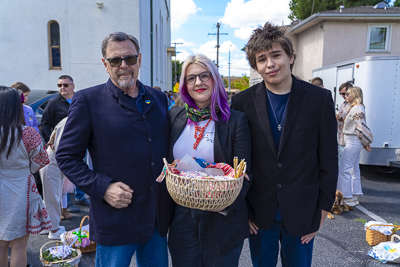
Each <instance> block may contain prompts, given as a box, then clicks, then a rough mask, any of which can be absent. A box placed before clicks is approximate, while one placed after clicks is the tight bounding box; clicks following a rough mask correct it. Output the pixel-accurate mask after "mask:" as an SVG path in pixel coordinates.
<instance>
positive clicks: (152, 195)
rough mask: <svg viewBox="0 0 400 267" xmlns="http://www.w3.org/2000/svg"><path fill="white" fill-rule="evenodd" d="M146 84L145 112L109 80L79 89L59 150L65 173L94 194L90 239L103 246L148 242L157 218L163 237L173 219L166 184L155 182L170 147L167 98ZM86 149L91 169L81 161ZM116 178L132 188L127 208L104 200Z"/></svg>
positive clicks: (75, 182) (92, 197)
mask: <svg viewBox="0 0 400 267" xmlns="http://www.w3.org/2000/svg"><path fill="white" fill-rule="evenodd" d="M140 84H141V83H140V82H139V81H138V85H140ZM143 86H144V85H143ZM144 88H145V94H144V96H143V113H140V112H139V111H138V109H137V108H136V105H135V104H134V102H133V99H132V98H131V97H130V96H128V95H127V94H126V93H125V92H124V91H122V90H121V89H120V88H118V87H116V86H115V85H114V84H113V83H112V82H111V80H108V82H107V83H105V84H101V85H98V86H94V87H91V88H88V89H85V90H81V91H78V92H77V93H76V94H75V96H74V98H73V100H72V103H71V107H70V109H69V114H68V121H67V123H66V125H65V129H64V133H63V135H62V138H61V141H60V145H59V149H58V151H57V163H58V165H59V167H60V169H61V171H62V172H63V173H64V174H65V175H66V176H67V177H68V178H69V179H70V180H71V181H72V182H73V183H74V184H75V185H76V186H78V187H79V188H80V189H82V190H83V191H84V192H85V193H86V194H88V195H89V196H90V210H89V211H90V220H89V223H90V239H91V240H93V241H95V242H97V243H99V244H102V245H126V244H135V243H144V242H146V241H148V240H149V239H150V238H151V236H152V234H153V232H154V229H155V227H156V222H157V226H158V231H159V232H160V234H161V235H162V236H165V235H166V233H167V231H168V227H169V223H170V220H171V218H172V213H173V201H172V199H171V198H170V197H169V194H168V192H167V190H166V186H165V182H163V183H161V184H159V183H157V182H156V178H157V176H158V175H159V174H160V173H161V171H162V168H163V161H162V159H163V157H166V156H167V150H168V139H169V124H168V101H167V98H166V97H165V94H164V93H162V92H160V91H159V90H156V89H154V88H151V87H148V86H144ZM86 149H88V150H89V153H90V156H91V158H92V161H93V170H90V169H88V166H87V165H86V164H85V162H84V161H83V158H84V156H85V152H86ZM118 181H120V182H123V183H125V184H127V185H129V186H130V187H131V188H132V190H133V191H134V193H133V198H132V203H131V204H130V205H129V206H128V207H127V208H122V209H116V208H113V207H112V206H110V205H109V204H108V203H107V202H105V201H104V200H103V196H104V193H105V191H106V189H107V188H108V186H109V185H110V183H113V182H118Z"/></svg>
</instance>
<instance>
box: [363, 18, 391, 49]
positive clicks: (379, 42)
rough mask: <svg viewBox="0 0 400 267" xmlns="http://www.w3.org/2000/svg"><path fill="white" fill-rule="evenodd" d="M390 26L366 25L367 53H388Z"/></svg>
mask: <svg viewBox="0 0 400 267" xmlns="http://www.w3.org/2000/svg"><path fill="white" fill-rule="evenodd" d="M391 37H392V24H368V36H367V52H390V40H391Z"/></svg>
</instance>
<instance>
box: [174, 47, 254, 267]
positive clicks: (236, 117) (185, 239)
mask: <svg viewBox="0 0 400 267" xmlns="http://www.w3.org/2000/svg"><path fill="white" fill-rule="evenodd" d="M179 90H180V95H181V98H182V100H183V101H184V103H185V107H175V108H172V109H171V111H170V113H169V117H170V124H171V133H170V144H169V157H168V160H169V162H172V161H173V160H174V159H181V158H182V157H184V156H185V155H186V154H188V155H190V156H192V157H197V158H201V159H204V160H206V161H207V162H226V163H228V164H230V165H231V166H233V157H234V156H237V157H238V158H239V159H246V162H247V174H248V176H250V177H251V175H250V173H249V170H250V165H251V162H250V157H251V135H250V128H249V125H248V121H247V118H246V115H245V114H244V113H241V112H238V111H235V110H230V108H229V105H228V102H227V101H228V96H227V93H226V91H225V88H224V84H223V81H222V79H221V76H220V74H219V73H218V69H217V67H216V66H215V64H214V63H213V62H212V61H211V60H210V59H208V58H207V57H205V56H204V55H194V56H190V57H189V58H188V59H187V60H186V61H185V62H184V64H183V66H182V74H181V78H180V88H179ZM249 187H250V181H249V180H246V179H244V182H243V188H242V190H241V192H240V194H239V196H238V198H237V199H236V200H235V202H234V203H233V204H232V205H231V206H229V207H228V208H227V209H225V210H216V211H213V212H211V211H202V210H196V209H190V208H186V207H183V206H180V205H177V207H176V210H175V214H174V217H173V220H172V223H171V228H170V231H169V236H168V237H169V239H168V246H169V249H170V253H171V257H172V264H173V265H174V266H178V267H179V266H191V267H192V266H238V263H239V257H240V253H241V250H242V247H243V241H244V239H245V238H246V237H248V235H249V225H248V222H247V208H246V201H245V197H246V193H247V190H248V189H249Z"/></svg>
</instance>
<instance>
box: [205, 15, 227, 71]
mask: <svg viewBox="0 0 400 267" xmlns="http://www.w3.org/2000/svg"><path fill="white" fill-rule="evenodd" d="M219 27H221V24H219V22H218V23H217V33H209V34H208V35H217V68H218V66H219V65H218V56H219V35H220V34H223V35H228V34H227V33H220V32H219Z"/></svg>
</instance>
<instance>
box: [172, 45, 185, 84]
mask: <svg viewBox="0 0 400 267" xmlns="http://www.w3.org/2000/svg"><path fill="white" fill-rule="evenodd" d="M171 44H172V45H174V47H175V75H174V77H175V78H174V80H175V81H174V85H175V84H176V83H177V82H178V80H177V76H176V74H177V70H176V54H178V52H177V51H176V45H180V44H183V43H171Z"/></svg>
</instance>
